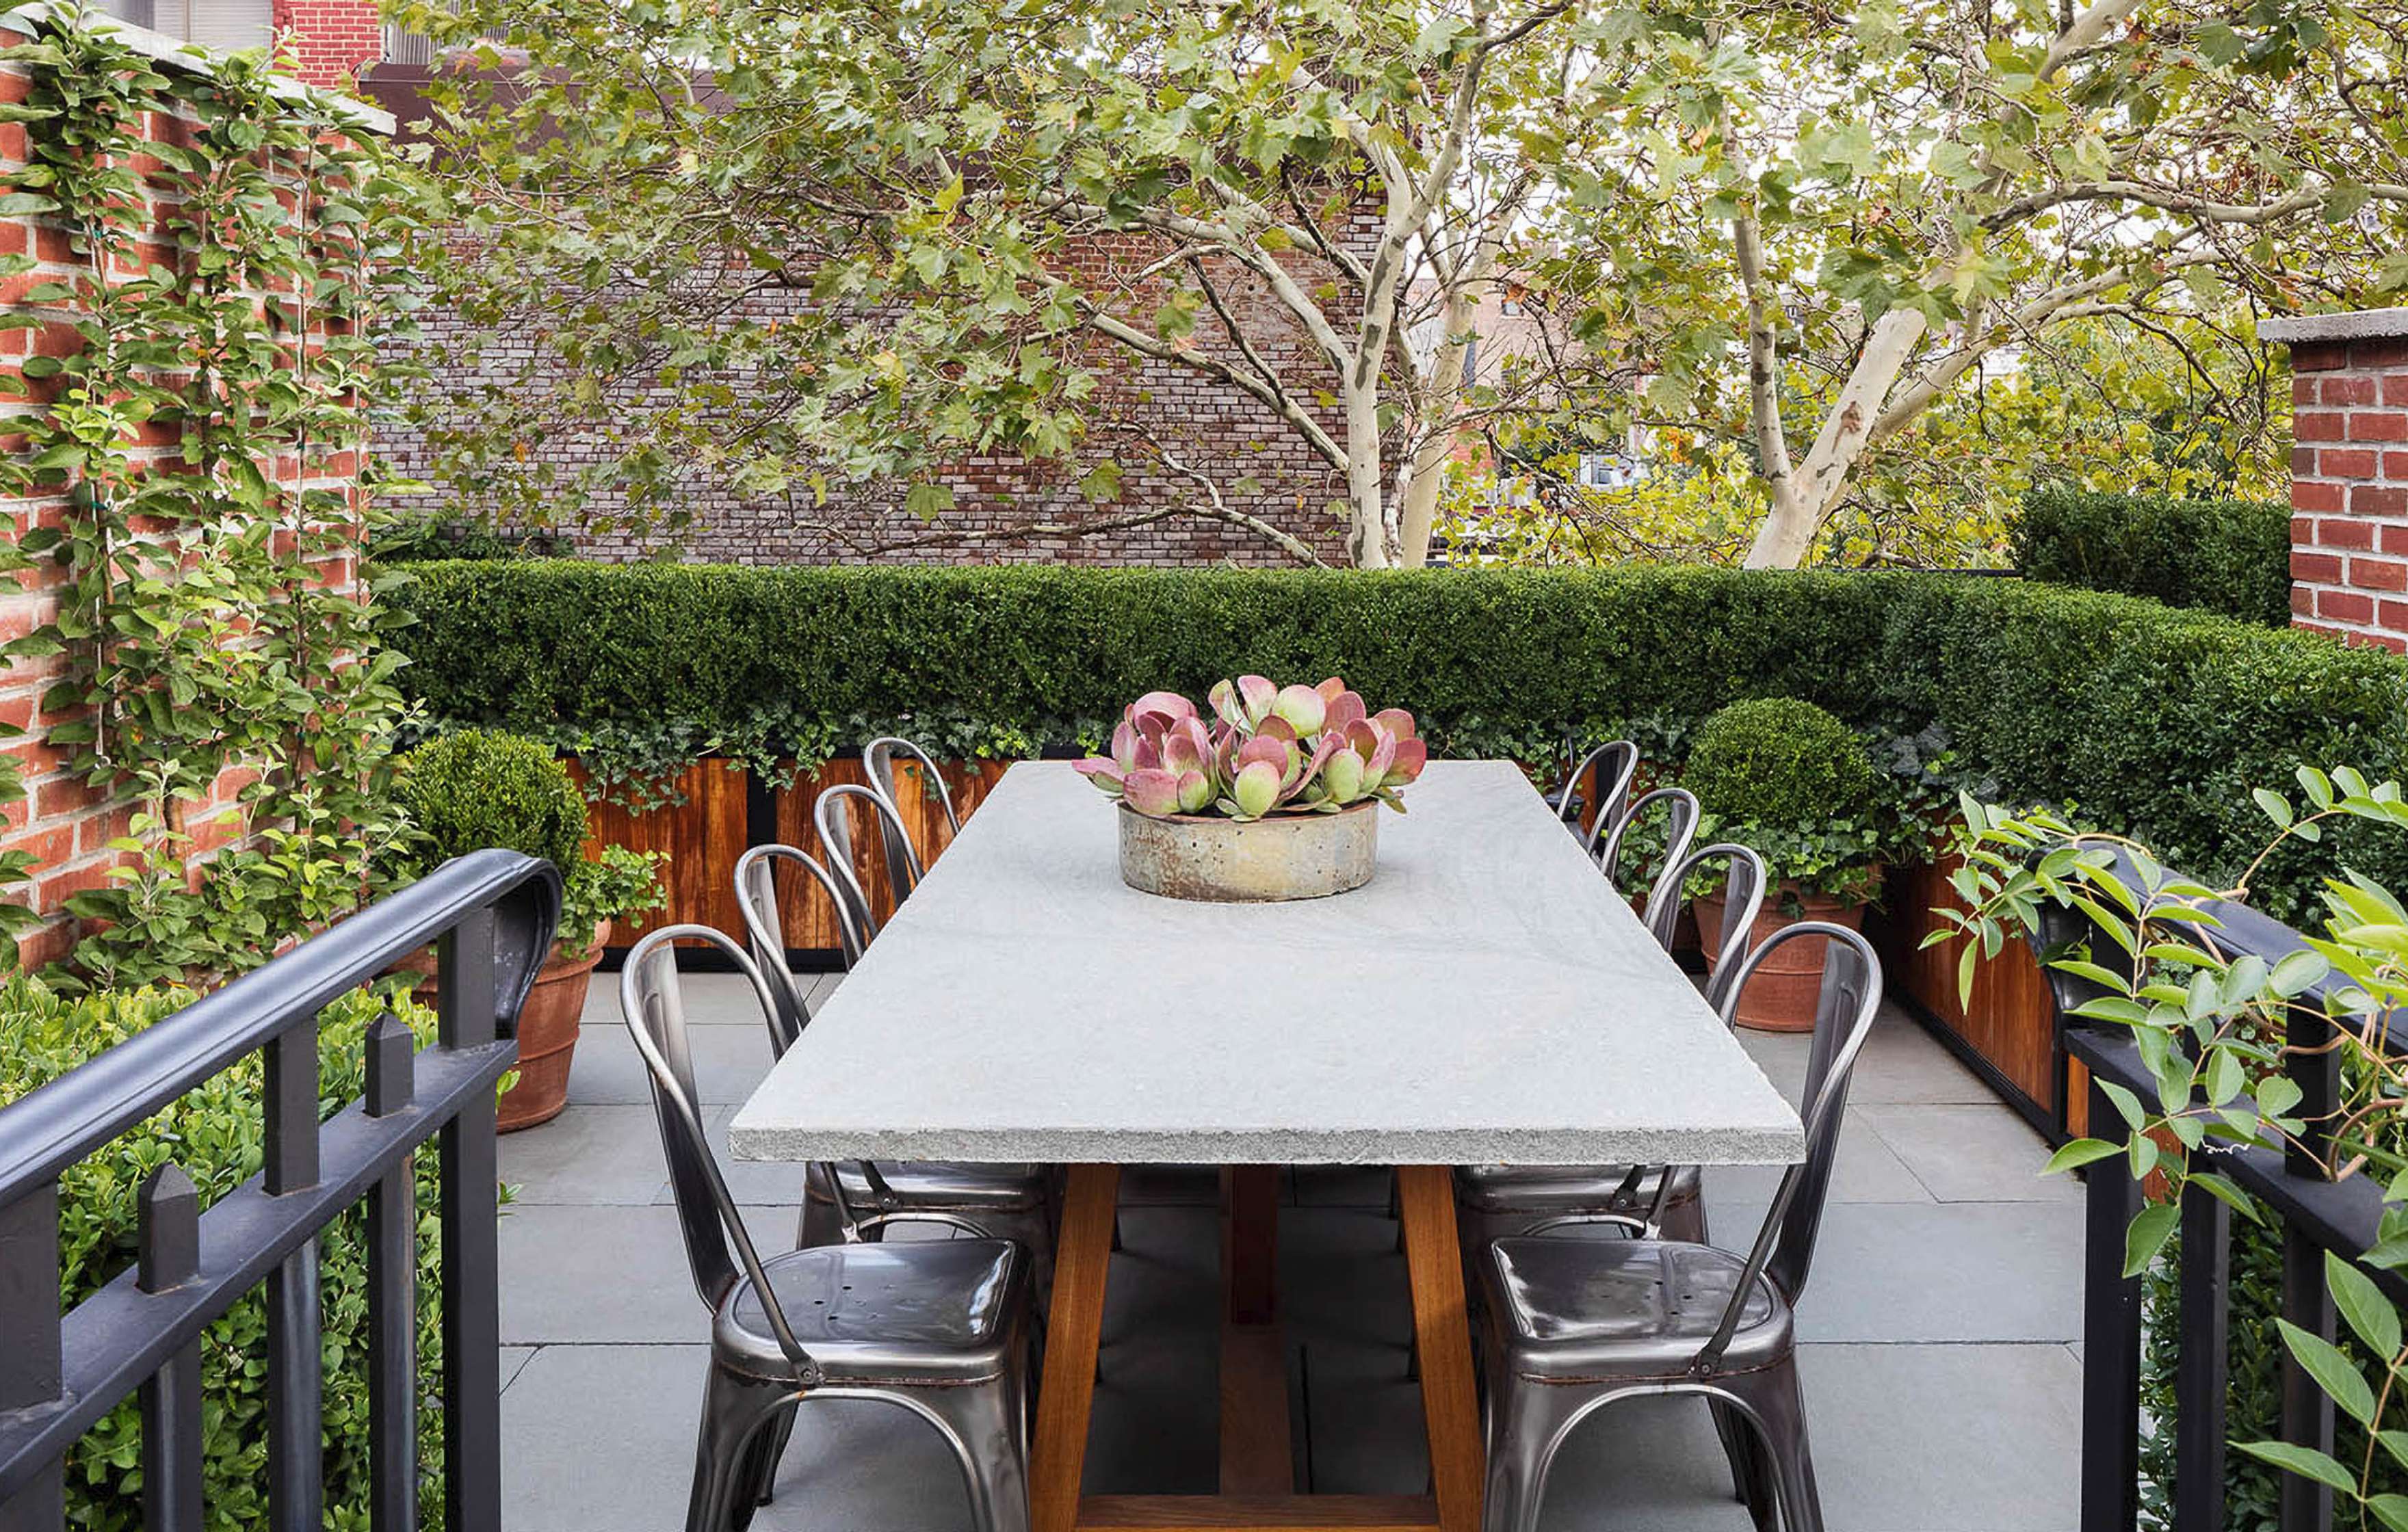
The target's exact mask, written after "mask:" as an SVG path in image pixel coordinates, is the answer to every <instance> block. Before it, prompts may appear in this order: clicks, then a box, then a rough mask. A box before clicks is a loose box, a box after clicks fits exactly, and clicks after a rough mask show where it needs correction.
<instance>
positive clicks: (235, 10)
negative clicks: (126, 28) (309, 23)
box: [104, 0, 274, 51]
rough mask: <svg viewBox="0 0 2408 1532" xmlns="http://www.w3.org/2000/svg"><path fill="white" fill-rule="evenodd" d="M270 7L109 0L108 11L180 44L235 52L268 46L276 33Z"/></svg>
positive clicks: (221, 1)
mask: <svg viewBox="0 0 2408 1532" xmlns="http://www.w3.org/2000/svg"><path fill="white" fill-rule="evenodd" d="M268 7H269V0H105V6H104V8H106V9H107V10H108V13H109V14H110V15H111V16H114V17H116V18H117V19H118V20H119V21H131V22H133V23H134V24H135V25H136V26H147V27H149V28H150V29H151V30H152V31H154V32H162V33H165V34H166V35H167V36H170V37H173V38H175V39H176V40H177V41H178V42H183V43H199V44H200V45H201V46H202V47H204V48H216V49H222V50H227V51H232V50H236V49H243V48H265V47H266V46H267V44H268V42H269V40H270V37H271V35H272V33H273V31H274V25H273V23H272V22H271V21H270V20H269V16H268Z"/></svg>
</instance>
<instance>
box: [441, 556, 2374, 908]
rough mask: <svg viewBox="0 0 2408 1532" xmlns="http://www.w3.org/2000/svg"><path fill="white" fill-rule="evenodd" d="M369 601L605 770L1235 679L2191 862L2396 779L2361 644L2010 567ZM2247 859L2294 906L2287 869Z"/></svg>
mask: <svg viewBox="0 0 2408 1532" xmlns="http://www.w3.org/2000/svg"><path fill="white" fill-rule="evenodd" d="M398 600H399V601H400V603H401V604H403V605H405V606H407V607H408V608H409V609H412V610H414V612H415V613H416V619H417V621H416V624H415V625H414V626H413V627H410V628H408V629H406V630H405V631H403V632H402V633H401V635H400V636H399V642H400V646H401V647H402V648H403V649H404V650H405V651H407V652H408V653H409V655H410V656H411V658H412V660H413V661H414V662H415V663H414V664H412V665H411V666H409V667H408V668H407V669H406V670H405V671H404V672H403V677H404V681H405V684H406V685H408V686H409V687H411V688H413V689H414V691H415V693H416V694H417V695H418V696H419V697H420V698H422V699H423V701H424V702H425V703H426V705H427V707H428V709H429V710H430V712H431V713H432V714H433V715H434V717H435V718H437V720H440V721H443V722H446V723H477V724H488V725H495V726H500V727H504V728H509V729H512V730H516V731H519V732H523V733H528V734H534V735H537V736H538V737H546V738H550V739H552V740H553V741H554V742H556V743H559V744H562V745H565V746H567V747H570V748H579V749H584V750H588V751H598V752H600V753H602V754H604V755H613V754H615V757H616V758H617V759H619V760H620V761H622V762H625V761H629V760H634V759H642V758H646V757H647V753H648V752H649V758H650V759H651V760H652V763H653V764H656V765H666V764H668V763H670V762H672V761H674V760H677V759H681V758H683V756H685V755H690V754H698V753H702V752H707V751H710V750H714V749H715V750H720V751H724V752H730V753H739V752H753V753H756V754H766V753H770V752H789V753H793V754H796V755H799V756H800V757H801V758H803V759H804V760H805V761H806V762H815V761H816V760H818V759H820V758H823V757H824V755H825V754H826V753H827V752H829V751H830V750H831V749H833V748H835V747H837V746H839V745H843V744H851V743H855V742H857V741H859V740H861V739H863V738H866V737H868V736H869V735H870V734H871V733H873V732H875V731H877V730H879V729H882V728H889V727H891V728H896V729H898V730H900V731H902V732H905V733H909V734H911V735H913V736H915V737H921V738H923V739H925V740H927V741H928V742H929V743H930V744H931V746H932V748H934V749H936V750H937V751H939V752H940V753H952V754H968V753H974V752H987V753H996V754H1011V753H1025V752H1031V751H1033V750H1034V749H1035V748H1036V747H1039V746H1041V745H1046V744H1055V743H1070V742H1073V741H1076V740H1079V739H1082V738H1083V739H1086V740H1090V741H1092V740H1093V739H1095V738H1097V737H1099V736H1100V734H1101V733H1102V731H1103V730H1104V728H1105V726H1106V725H1107V723H1108V721H1109V720H1111V718H1113V717H1114V716H1116V715H1117V714H1118V712H1119V710H1120V709H1122V708H1123V707H1124V706H1125V705H1126V703H1127V702H1128V700H1129V699H1130V698H1132V697H1135V696H1137V695H1139V694H1142V693H1144V692H1147V691H1150V690H1152V689H1154V688H1155V687H1168V688H1171V689H1173V690H1177V691H1183V692H1185V693H1187V694H1190V695H1201V694H1203V692H1204V690H1205V688H1206V687H1207V686H1208V685H1209V684H1210V683H1211V681H1212V680H1216V679H1218V678H1219V677H1221V676H1224V675H1227V674H1231V673H1234V672H1237V671H1242V670H1253V671H1258V672H1260V673H1262V674H1265V675H1272V676H1282V675H1328V674H1331V673H1333V672H1335V673H1338V674H1342V675H1343V676H1344V677H1345V678H1346V680H1347V681H1348V682H1349V683H1350V684H1352V685H1353V686H1354V687H1355V689H1356V690H1358V691H1360V692H1361V693H1362V694H1363V695H1364V697H1365V698H1366V699H1367V700H1368V701H1369V702H1371V704H1372V705H1373V706H1375V707H1392V706H1393V707H1404V708H1410V709H1412V710H1413V711H1414V712H1415V714H1417V715H1418V716H1419V717H1420V718H1421V719H1422V720H1423V721H1424V724H1425V727H1426V732H1427V733H1428V734H1429V736H1430V737H1431V738H1432V741H1433V744H1434V746H1435V747H1436V748H1437V749H1438V750H1439V751H1441V752H1444V753H1453V754H1457V755H1505V756H1512V757H1513V758H1515V759H1519V760H1523V761H1528V762H1534V763H1536V762H1547V761H1554V760H1557V759H1559V758H1560V757H1561V754H1562V752H1563V749H1564V747H1565V744H1566V742H1567V740H1568V739H1579V740H1590V739H1599V738H1606V737H1613V735H1615V734H1619V733H1622V732H1625V731H1628V730H1632V729H1634V728H1636V729H1638V730H1640V731H1641V733H1642V734H1644V735H1646V736H1647V737H1648V738H1649V739H1650V740H1652V741H1654V742H1656V744H1658V745H1661V746H1664V747H1666V748H1669V749H1670V750H1671V751H1673V752H1678V750H1679V747H1680V742H1681V740H1682V739H1683V738H1684V737H1685V735H1686V732H1687V731H1688V729H1689V728H1690V727H1691V726H1693V725H1694V724H1695V723H1697V722H1698V721H1699V720H1701V719H1703V718H1704V717H1706V716H1707V715H1708V714H1710V713H1712V712H1713V711H1714V710H1715V709H1718V708H1720V707H1722V706H1723V705H1724V704H1726V703H1728V702H1732V701H1735V700H1738V699H1740V698H1742V697H1751V696H1795V697H1802V698H1805V699H1806V700H1808V701H1811V702H1815V703H1819V704H1820V705H1822V706H1823V707H1825V708H1828V709H1830V710H1831V711H1833V712H1835V713H1837V714H1838V715H1839V716H1840V717H1841V718H1842V719H1844V720H1845V721H1847V722H1848V723H1851V724H1854V725H1856V726H1857V727H1859V728H1865V729H1870V730H1876V731H1884V732H1892V733H1898V734H1908V733H1913V732H1915V731H1918V730H1922V729H1925V728H1927V727H1928V726H1929V725H1932V724H1935V723H1936V724H1938V725H1940V726H1942V728H1943V729H1944V730H1945V731H1946V732H1947V734H1948V735H1949V736H1950V737H1952V738H1953V740H1954V742H1955V746H1956V748H1957V751H1958V752H1959V753H1960V755H1961V756H1962V757H1963V761H1964V764H1965V765H1967V766H1971V768H1972V769H1974V770H1975V771H1977V772H1978V773H1980V774H1982V775H1985V776H1987V777H1989V778H1992V779H1994V780H1996V782H1997V784H1998V787H1999V790H2000V794H2001V795H2003V796H2006V797H2009V798H2013V799H2016V800H2018V801H2024V802H2037V801H2045V802H2049V803H2054V804H2065V805H2071V806H2072V807H2073V808H2074V809H2075V810H2076V811H2077V812H2079V813H2080V814H2082V815H2083V816H2084V817H2085V818H2087V819H2089V820H2091V821H2092V822H2094V823H2100V824H2102V825H2107V826H2113V827H2114V828H2117V829H2120V830H2123V831H2125V832H2127V833H2130V834H2133V835H2137V836H2139V837H2142V838H2145V839H2146V840H2148V841H2149V843H2151V844H2152V845H2155V846H2157V848H2158V849H2159V850H2160V851H2162V852H2164V854H2166V855H2167V856H2168V857H2170V858H2172V859H2173V860H2174V861H2175V862H2176V863H2177V864H2178V865H2186V866H2188V867H2190V868H2192V869H2195V870H2197V871H2199V872H2200V873H2201V874H2203V875H2209V876H2214V875H2218V874H2224V873H2229V872H2231V871H2233V870H2235V869H2236V868H2237V866H2239V865H2240V860H2239V859H2240V857H2241V855H2242V853H2243V851H2244V850H2246V849H2248V848H2252V847H2254V846H2255V845H2256V844H2257V842H2258V841H2260V840H2261V839H2262V838H2263V836H2262V835H2261V833H2260V829H2261V824H2262V822H2261V821H2259V820H2258V819H2257V809H2255V808H2254V807H2253V806H2252V805H2251V804H2250V802H2249V797H2248V789H2249V788H2250V787H2252V786H2254V785H2259V784H2270V785H2278V786H2279V785H2281V784H2284V783H2286V782H2288V781H2289V780H2290V778H2291V774H2292V770H2293V768H2294V766H2296V765H2297V764H2298V763H2300V762H2301V761H2308V762H2315V763H2319V764H2334V763H2348V764H2352V765H2356V766H2358V767H2360V768H2361V769H2363V770H2365V771H2366V772H2367V773H2368V774H2369V775H2370V776H2372V777H2374V778H2376V779H2377V780H2380V779H2382V778H2384V777H2390V776H2398V775H2401V774H2402V773H2403V772H2408V759H2403V757H2408V715H2403V711H2402V704H2403V701H2408V687H2403V684H2402V682H2403V679H2404V678H2408V667H2403V666H2402V663H2401V661H2399V660H2397V659H2395V658H2393V657H2392V656H2389V655H2387V654H2384V653H2380V652H2376V651H2364V650H2343V649H2341V648H2340V647H2338V646H2336V645H2335V644H2333V643H2332V642H2330V641H2329V640H2327V639H2324V638H2320V637H2315V636H2313V635H2309V634H2304V633H2295V632H2289V631H2281V632H2276V631H2269V630H2267V629H2264V628H2259V627H2253V626H2249V625H2246V624H2243V623H2235V622H2230V621H2227V620H2224V619H2222V618H2218V617H2214V616H2211V615H2208V614H2205V613H2200V612H2192V611H2179V610H2173V609H2168V608H2166V607H2163V606H2159V605H2157V604H2155V603H2152V602H2147V601H2134V600H2128V599H2126V598H2122V597H2118V596H2111V595H2101V594H2091V593H2087V592H2079V591H2069V590H2063V589H2059V588H2055V587H2050V586H2045V585H2039V584H2032V583H2027V582H2023V581H2014V580H1970V579H1965V578H1962V577H1955V576H1947V575H1916V574H1853V573H1816V572H1808V573H1777V572H1749V571H1741V570H1729V569H1714V568H1698V567H1678V566H1631V567H1627V568H1622V569H1615V570H1602V571H1552V570H1527V571H1517V570H1469V569H1465V570H1429V571H1425V572H1418V573H1412V574H1398V573H1377V574H1372V573H1357V572H1350V571H1333V570H1292V571H1277V572H1252V571H1235V570H1211V569H1171V570H1148V569H1123V570H1097V569H1068V568H1046V567H1011V568H913V567H870V568H862V567H847V568H835V567H777V568H757V569H756V568H729V567H712V566H666V565H640V566H607V565H592V564H572V563H556V562H544V561H534V562H527V561H514V562H509V563H502V564H430V565H424V566H419V568H418V571H417V580H416V581H415V583H414V585H412V586H410V587H409V588H408V589H407V590H406V591H405V592H404V593H403V594H400V595H399V597H398ZM2326 854H2329V848H2328V851H2327V852H2326ZM2276 870H2277V872H2278V873H2283V874H2284V876H2283V877H2282V878H2281V879H2280V880H2279V881H2283V882H2286V883H2287V884H2288V885H2289V886H2291V887H2292V888H2293V889H2294V890H2296V887H2297V884H2298V877H2299V873H2300V870H2301V868H2300V867H2299V866H2293V867H2291V868H2289V869H2287V870H2286V869H2276ZM2370 870H2373V869H2370ZM2277 904H2278V907H2279V904H2280V901H2277Z"/></svg>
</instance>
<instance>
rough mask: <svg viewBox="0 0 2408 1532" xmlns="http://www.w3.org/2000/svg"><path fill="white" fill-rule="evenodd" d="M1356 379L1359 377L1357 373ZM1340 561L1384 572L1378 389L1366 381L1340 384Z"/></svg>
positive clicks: (1384, 521) (1385, 541) (1374, 374)
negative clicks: (1343, 486)
mask: <svg viewBox="0 0 2408 1532" xmlns="http://www.w3.org/2000/svg"><path fill="white" fill-rule="evenodd" d="M1358 376H1359V375H1358ZM1345 402H1346V557H1347V561H1348V562H1349V563H1351V564H1353V565H1354V566H1355V568H1357V569H1386V568H1389V567H1391V566H1393V565H1394V563H1395V561H1394V560H1393V559H1391V558H1390V557H1389V552H1388V523H1387V508H1386V505H1385V503H1384V498H1383V490H1384V486H1383V484H1382V483H1381V481H1380V480H1381V477H1382V476H1381V463H1380V390H1379V385H1378V371H1377V369H1376V368H1375V369H1373V371H1372V378H1371V380H1370V381H1369V382H1364V381H1358V379H1357V378H1349V379H1347V380H1346V401H1345Z"/></svg>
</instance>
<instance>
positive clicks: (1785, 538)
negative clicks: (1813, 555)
mask: <svg viewBox="0 0 2408 1532" xmlns="http://www.w3.org/2000/svg"><path fill="white" fill-rule="evenodd" d="M1925 323H1926V321H1925V320H1924V317H1923V315H1922V314H1921V313H1920V312H1919V311H1917V310H1915V309H1912V308H1893V309H1891V310H1890V311H1889V312H1887V313H1885V314H1884V315H1883V316H1882V317H1881V318H1880V319H1879V320H1877V321H1875V322H1874V323H1873V330H1872V334H1871V336H1867V337H1866V340H1865V349H1864V351H1863V352H1862V353H1861V354H1859V355H1858V356H1857V358H1856V366H1855V368H1854V369H1852V370H1851V371H1850V372H1849V374H1848V380H1847V382H1846V383H1845V384H1843V385H1842V387H1841V389H1840V396H1839V397H1838V398H1837V399H1835V400H1833V401H1832V404H1831V412H1830V413H1829V414H1828V415H1826V416H1825V417H1824V418H1823V429H1822V430H1821V431H1820V432H1819V433H1817V434H1816V436H1815V437H1814V447H1813V451H1810V452H1808V453H1807V454H1806V461H1805V462H1803V463H1801V464H1799V466H1798V471H1797V472H1796V473H1794V474H1791V475H1789V476H1787V477H1786V478H1784V479H1778V480H1774V481H1773V486H1772V491H1773V493H1772V505H1771V508H1770V509H1768V510H1767V511H1766V512H1765V514H1764V524H1763V525H1762V526H1760V527H1758V528H1756V542H1755V544H1754V546H1752V547H1750V548H1749V549H1748V551H1747V567H1749V568H1751V569H1795V568H1797V567H1798V566H1799V565H1801V564H1803V563H1805V562H1806V555H1807V554H1808V553H1810V552H1812V551H1813V548H1814V538H1815V536H1816V535H1817V534H1818V533H1820V532H1821V531H1822V530H1823V521H1824V518H1825V517H1827V516H1828V515H1830V513H1831V508H1832V507H1834V506H1836V505H1838V504H1839V502H1840V495H1841V494H1842V492H1844V491H1845V490H1846V489H1847V487H1848V474H1849V472H1850V471H1851V470H1852V469H1854V468H1855V467H1856V459H1857V458H1858V457H1859V456H1861V455H1862V454H1863V452H1864V450H1865V444H1866V442H1868V441H1869V440H1871V437H1872V430H1873V425H1874V422H1877V421H1878V420H1880V419H1881V412H1882V402H1883V401H1884V400H1885V399H1887V398H1888V397H1889V391H1890V388H1891V386H1892V385H1893V384H1895V383H1896V382H1897V381H1898V375H1899V373H1901V372H1903V371H1905V370H1906V362H1907V358H1908V357H1910V356H1912V355H1913V354H1914V348H1915V346H1916V345H1917V344H1919V343H1920V342H1921V341H1922V339H1923V332H1924V327H1925Z"/></svg>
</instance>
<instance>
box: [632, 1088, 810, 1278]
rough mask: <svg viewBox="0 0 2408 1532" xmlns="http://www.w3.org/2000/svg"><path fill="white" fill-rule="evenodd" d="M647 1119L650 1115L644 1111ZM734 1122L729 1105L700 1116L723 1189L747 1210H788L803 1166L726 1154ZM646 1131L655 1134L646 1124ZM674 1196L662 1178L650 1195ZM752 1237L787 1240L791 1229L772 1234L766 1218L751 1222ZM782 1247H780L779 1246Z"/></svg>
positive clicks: (672, 1198) (799, 1189)
mask: <svg viewBox="0 0 2408 1532" xmlns="http://www.w3.org/2000/svg"><path fill="white" fill-rule="evenodd" d="M645 1116H646V1118H647V1119H649V1118H650V1117H651V1116H652V1113H651V1112H650V1111H649V1110H648V1111H646V1113H645ZM735 1120H736V1108H735V1107H733V1106H721V1107H711V1108H709V1109H707V1110H705V1111H704V1113H703V1127H704V1130H705V1131H706V1132H707V1133H708V1135H709V1136H710V1152H711V1153H713V1154H716V1155H717V1156H718V1157H719V1173H720V1174H721V1175H723V1176H724V1177H726V1178H727V1190H728V1191H729V1192H730V1193H731V1194H732V1195H733V1196H735V1198H736V1200H737V1202H738V1204H739V1205H741V1206H743V1207H747V1208H773V1207H786V1208H791V1207H793V1206H794V1205H795V1203H796V1201H798V1200H799V1199H800V1198H801V1196H802V1195H803V1167H801V1166H799V1165H787V1164H783V1163H781V1162H779V1161H774V1160H739V1159H738V1158H736V1156H734V1155H733V1154H731V1153H728V1152H727V1124H729V1123H731V1122H734V1121H735ZM645 1127H646V1130H647V1131H652V1132H657V1131H658V1129H657V1127H656V1126H655V1124H652V1122H650V1121H647V1122H646V1124H645ZM676 1196H677V1194H676V1193H675V1192H674V1191H672V1190H671V1189H670V1186H669V1183H668V1181H667V1179H666V1176H665V1177H664V1179H663V1180H662V1181H661V1182H660V1184H659V1186H658V1188H657V1189H656V1190H655V1191H654V1192H653V1194H652V1200H653V1201H655V1202H673V1201H675V1200H676ZM753 1223H754V1224H755V1225H756V1227H755V1229H754V1233H753V1238H757V1239H767V1238H777V1239H780V1240H791V1239H792V1238H794V1235H793V1233H792V1231H791V1230H784V1229H780V1230H777V1231H775V1232H774V1233H773V1231H772V1228H771V1227H770V1225H769V1222H768V1220H767V1217H766V1215H765V1216H764V1217H762V1218H759V1219H755V1220H753ZM781 1248H782V1246H781Z"/></svg>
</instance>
